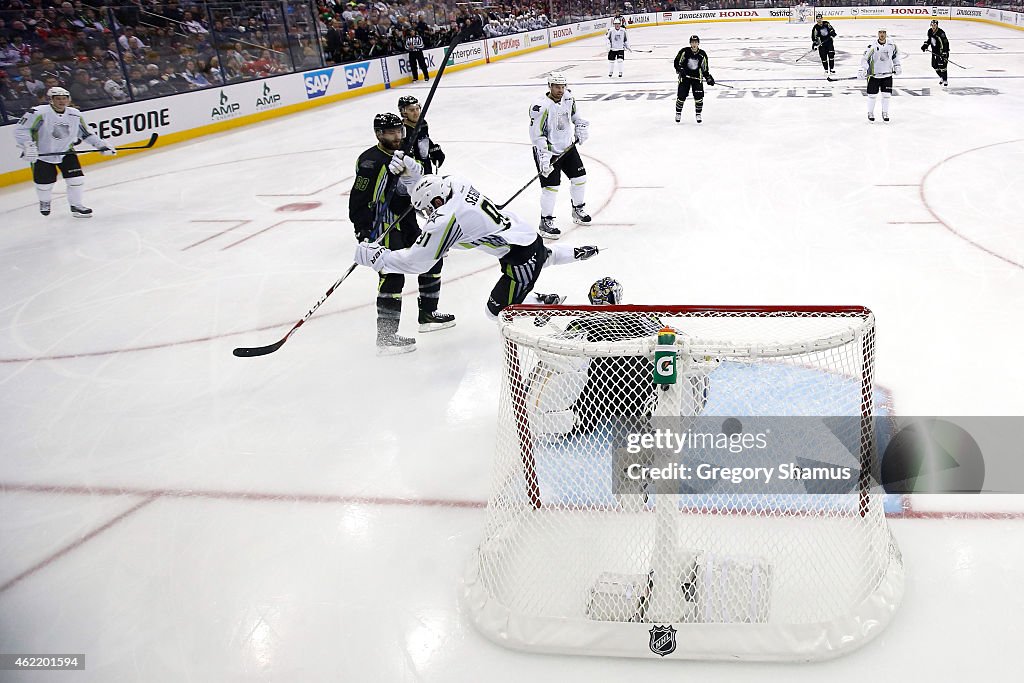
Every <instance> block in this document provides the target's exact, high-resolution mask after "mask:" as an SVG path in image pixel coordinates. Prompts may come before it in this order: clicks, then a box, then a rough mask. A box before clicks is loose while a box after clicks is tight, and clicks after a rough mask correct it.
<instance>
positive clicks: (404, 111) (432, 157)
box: [398, 95, 444, 175]
mask: <svg viewBox="0 0 1024 683" xmlns="http://www.w3.org/2000/svg"><path fill="white" fill-rule="evenodd" d="M420 111H422V109H421V107H420V101H419V100H418V99H416V98H415V97H413V96H412V95H403V96H402V97H399V98H398V113H399V114H401V115H402V123H403V124H404V125H405V137H406V138H411V137H412V134H413V133H414V132H415V131H416V124H418V123H419V122H420ZM408 147H409V149H410V150H412V155H413V156H414V157H415V158H416V161H418V162H420V164H422V165H423V173H424V175H426V174H428V173H435V172H436V171H437V169H439V168H440V167H441V164H443V163H444V152H442V151H441V145H439V144H437V143H436V142H434V141H433V140H431V139H430V128H429V126H428V125H427V122H426V121H425V120H424V121H423V123H422V124H421V125H420V131H419V133H417V134H416V139H415V140H413V141H412V142H410V143H409V145H408Z"/></svg>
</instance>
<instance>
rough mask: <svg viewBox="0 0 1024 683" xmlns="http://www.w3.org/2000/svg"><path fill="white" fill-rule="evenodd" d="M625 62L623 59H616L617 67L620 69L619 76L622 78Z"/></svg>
mask: <svg viewBox="0 0 1024 683" xmlns="http://www.w3.org/2000/svg"><path fill="white" fill-rule="evenodd" d="M624 61H625V60H622V59H616V60H615V66H617V67H619V76H622V64H623V62H624Z"/></svg>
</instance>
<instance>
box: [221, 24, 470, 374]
mask: <svg viewBox="0 0 1024 683" xmlns="http://www.w3.org/2000/svg"><path fill="white" fill-rule="evenodd" d="M461 38H462V34H461V33H456V34H455V36H454V37H453V38H452V42H451V43H449V44H448V49H447V50H445V53H444V56H443V57H442V58H441V68H440V69H438V70H437V75H436V76H434V82H433V83H432V84H431V86H430V92H429V93H427V99H426V100H425V101H424V102H423V108H422V110H420V118H419V121H417V122H416V127H415V128H414V129H413V131H412V135H411V136H409V137H407V138H406V139H405V142H403V144H402V147H403V148H406V149H409V148H411V147H410V145H411V144H412V143H411V141H412V140H415V139H416V138H417V136H418V135H419V132H420V129H421V128H422V127H423V122H424V121H425V120H426V118H427V110H428V109H429V108H430V103H431V102H432V101H433V99H434V93H435V92H437V84H438V83H440V82H441V76H443V75H444V69H445V67H446V66H447V65H448V59H449V58H450V57H451V56H452V51H453V50H454V49H455V46H456V45H458V44H459V40H461ZM398 185H399V183H397V182H396V183H395V185H394V187H392V188H391V192H389V193H388V195H387V197H386V198H385V200H384V206H389V205H390V204H391V199H392V198H393V197H394V195H395V191H396V190H397V189H398ZM411 209H412V207H411V206H410V207H409V208H408V209H406V210H405V211H403V212H402V215H401V216H399V217H398V218H396V219H395V220H394V221H392V223H391V224H390V225H388V226H387V227H386V228H385V229H384V231H383V232H381V234H380V236H379V237H378V238H377V239H376V241H375V243H376V244H380V242H381V240H383V239H384V237H385V236H386V235H387V234H388V232H390V230H391V228H393V227H395V226H396V225H398V222H399V221H400V220H401V219H402V218H404V217H405V215H406V214H407V213H409V211H410V210H411ZM356 265H357V264H355V263H353V264H352V265H351V266H349V268H348V270H346V271H345V274H344V275H342V276H341V277H340V278H338V279H337V280H336V281H335V283H334V284H333V285H331V286H330V288H328V290H327V291H326V292H324V295H323V296H322V297H320V298H319V299H318V300H317V302H316V303H315V304H313V307H312V308H310V309H309V311H307V312H306V315H304V316H302V319H301V320H299V322H297V323H295V324H294V325H293V326H292V329H290V330H288V333H287V334H285V335H284V336H283V337H281V339H279V340H278V341H276V342H274V343H273V344H269V345H267V346H239V347H238V348H236V349H235V350H234V351H232V352H231V353H233V354H234V355H236V356H238V357H239V358H251V357H253V356H266V355H267V354H270V353H274V352H275V351H277V350H278V349H279V348H281V347H282V346H284V343H285V342H286V341H288V338H289V337H291V336H292V335H293V334H295V330H297V329H299V328H300V327H302V324H303V323H305V322H306V321H307V320H309V319H310V318H311V317H313V314H314V313H315V312H316V309H318V308H320V306H321V305H322V304H323V303H324V302H325V301H327V297H329V296H330V295H331V294H333V293H334V290H336V289H337V288H338V287H340V286H341V283H342V282H344V281H345V280H347V279H348V276H349V275H351V274H352V272H353V271H354V270H355V269H356Z"/></svg>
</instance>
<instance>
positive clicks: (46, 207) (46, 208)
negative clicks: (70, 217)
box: [39, 202, 50, 216]
mask: <svg viewBox="0 0 1024 683" xmlns="http://www.w3.org/2000/svg"><path fill="white" fill-rule="evenodd" d="M39 213H41V214H43V215H44V216H49V215H50V202H39Z"/></svg>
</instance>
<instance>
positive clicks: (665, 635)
mask: <svg viewBox="0 0 1024 683" xmlns="http://www.w3.org/2000/svg"><path fill="white" fill-rule="evenodd" d="M675 651H676V629H675V627H674V626H671V625H669V626H652V627H651V652H653V653H654V654H656V655H660V656H662V657H664V656H665V655H670V654H672V653H673V652H675Z"/></svg>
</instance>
